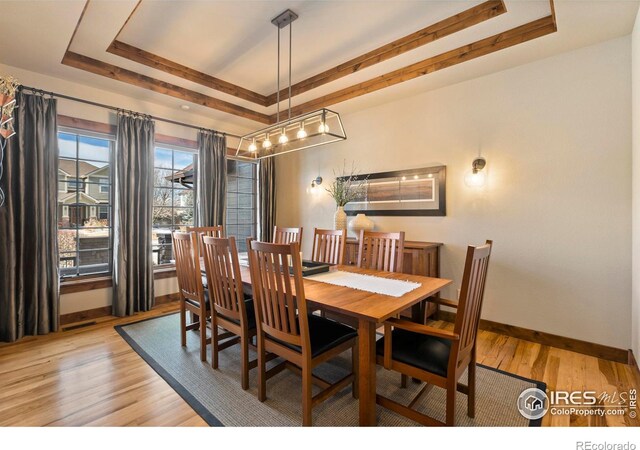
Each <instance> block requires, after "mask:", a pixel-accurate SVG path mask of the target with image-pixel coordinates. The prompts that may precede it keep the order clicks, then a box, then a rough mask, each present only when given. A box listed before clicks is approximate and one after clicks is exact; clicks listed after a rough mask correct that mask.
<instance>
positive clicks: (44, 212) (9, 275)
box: [0, 92, 60, 342]
mask: <svg viewBox="0 0 640 450" xmlns="http://www.w3.org/2000/svg"><path fill="white" fill-rule="evenodd" d="M16 97H17V98H16V100H17V106H18V108H17V109H16V110H15V111H14V123H15V130H16V134H15V135H14V136H13V137H12V138H11V139H9V141H8V142H7V148H6V149H5V158H4V164H3V167H4V174H3V176H2V179H1V180H0V185H1V187H2V189H3V190H4V192H5V194H6V203H5V204H4V206H2V207H0V341H5V342H11V341H15V340H17V339H20V338H21V337H23V336H26V335H37V334H46V333H49V332H51V331H56V330H57V329H58V324H59V316H58V314H59V313H58V311H59V303H60V295H59V293H60V279H59V272H58V239H57V237H56V233H57V229H56V220H57V214H56V210H57V204H58V182H57V179H58V138H57V121H56V100H54V99H51V98H44V97H42V96H40V95H27V94H24V93H21V92H19V93H18V94H17V95H16ZM0 139H1V138H0Z"/></svg>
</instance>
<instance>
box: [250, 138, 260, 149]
mask: <svg viewBox="0 0 640 450" xmlns="http://www.w3.org/2000/svg"><path fill="white" fill-rule="evenodd" d="M249 151H250V152H255V151H258V146H257V145H256V140H255V139H254V140H253V141H252V142H251V144H249Z"/></svg>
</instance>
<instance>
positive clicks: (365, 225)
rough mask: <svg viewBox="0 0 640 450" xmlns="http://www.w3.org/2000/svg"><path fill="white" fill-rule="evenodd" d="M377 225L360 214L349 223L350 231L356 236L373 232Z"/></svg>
mask: <svg viewBox="0 0 640 450" xmlns="http://www.w3.org/2000/svg"><path fill="white" fill-rule="evenodd" d="M374 226H375V224H374V223H373V220H371V219H369V218H368V217H367V216H366V215H364V214H358V215H356V216H355V217H354V218H353V219H351V220H350V221H349V230H350V231H351V232H353V234H354V235H355V236H358V235H360V231H361V230H364V231H371V230H373V227H374Z"/></svg>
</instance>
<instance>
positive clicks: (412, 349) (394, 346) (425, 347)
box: [376, 328, 451, 377]
mask: <svg viewBox="0 0 640 450" xmlns="http://www.w3.org/2000/svg"><path fill="white" fill-rule="evenodd" d="M376 352H377V354H378V355H380V356H384V338H382V339H380V340H378V342H377V343H376ZM449 353H451V341H449V340H447V339H442V338H437V337H434V336H427V335H424V334H420V333H413V332H411V331H407V330H401V329H399V328H396V329H394V330H393V331H392V339H391V355H392V356H391V357H392V359H394V360H396V361H399V362H401V363H405V364H409V365H411V366H414V367H417V368H419V369H422V370H426V371H427V372H431V373H433V374H436V375H439V376H441V377H446V376H447V366H448V364H449Z"/></svg>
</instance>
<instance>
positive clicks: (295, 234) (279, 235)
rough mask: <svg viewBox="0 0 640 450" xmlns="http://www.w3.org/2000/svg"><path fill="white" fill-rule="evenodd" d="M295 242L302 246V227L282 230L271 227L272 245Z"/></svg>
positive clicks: (282, 228) (277, 227) (281, 228)
mask: <svg viewBox="0 0 640 450" xmlns="http://www.w3.org/2000/svg"><path fill="white" fill-rule="evenodd" d="M292 242H297V243H298V245H300V246H302V227H300V228H284V227H279V226H275V227H273V243H274V244H291V243H292Z"/></svg>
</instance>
